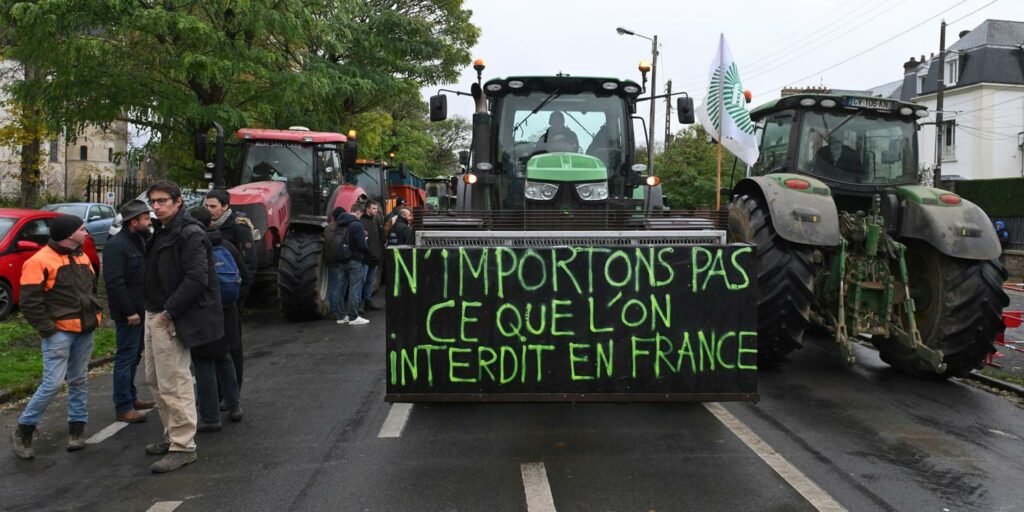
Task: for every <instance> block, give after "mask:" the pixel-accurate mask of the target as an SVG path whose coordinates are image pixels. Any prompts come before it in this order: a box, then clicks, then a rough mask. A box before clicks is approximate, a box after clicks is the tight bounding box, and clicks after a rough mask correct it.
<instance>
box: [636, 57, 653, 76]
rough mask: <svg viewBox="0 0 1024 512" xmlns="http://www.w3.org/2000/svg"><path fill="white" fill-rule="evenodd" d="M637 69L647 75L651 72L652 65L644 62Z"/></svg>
mask: <svg viewBox="0 0 1024 512" xmlns="http://www.w3.org/2000/svg"><path fill="white" fill-rule="evenodd" d="M636 69H638V70H640V72H641V73H647V72H649V71H650V70H651V63H650V62H648V61H646V60H642V61H640V64H639V65H638V66H637V67H636Z"/></svg>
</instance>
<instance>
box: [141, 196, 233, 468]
mask: <svg viewBox="0 0 1024 512" xmlns="http://www.w3.org/2000/svg"><path fill="white" fill-rule="evenodd" d="M147 195H148V196H149V204H150V206H151V207H152V208H153V211H154V212H155V213H156V217H157V220H158V224H159V226H160V227H159V229H157V231H156V233H155V234H154V235H153V237H152V238H151V239H150V241H149V243H148V244H147V246H146V274H145V275H146V281H145V289H144V294H143V296H144V301H145V305H146V334H145V343H146V349H145V353H144V359H145V361H146V383H147V384H149V386H150V387H151V388H152V389H153V393H154V396H155V398H156V403H157V409H158V411H159V412H160V421H161V422H162V423H163V426H164V439H163V440H162V441H160V442H156V443H153V444H150V445H148V446H146V453H149V454H152V455H160V454H166V456H165V457H164V458H163V459H161V460H159V461H157V462H155V463H154V464H153V465H152V466H150V470H152V471H153V472H154V473H166V472H168V471H174V470H176V469H178V468H180V467H182V466H184V465H186V464H191V463H192V462H195V461H196V453H195V451H196V443H195V434H196V421H197V419H196V399H195V393H194V391H193V389H192V373H191V372H190V370H189V366H190V364H191V362H192V361H191V357H190V355H191V354H190V352H189V349H190V348H192V347H197V346H199V345H202V344H204V343H209V342H211V341H214V340H218V339H220V338H222V337H224V315H223V312H222V311H221V303H220V286H219V281H218V279H217V270H216V268H215V267H214V261H213V256H212V245H211V244H210V239H209V238H208V237H207V236H206V229H205V227H204V226H202V225H201V224H200V223H198V222H196V221H195V219H193V218H192V216H191V215H189V214H188V213H187V212H185V211H183V210H182V198H181V189H180V188H178V185H177V184H175V183H173V182H170V181H158V182H156V183H154V184H152V185H150V187H149V190H148V191H147Z"/></svg>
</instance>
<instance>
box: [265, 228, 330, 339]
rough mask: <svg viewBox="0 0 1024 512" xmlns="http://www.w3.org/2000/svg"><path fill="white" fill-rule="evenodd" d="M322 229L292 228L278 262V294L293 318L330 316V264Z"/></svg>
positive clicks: (283, 308)
mask: <svg viewBox="0 0 1024 512" xmlns="http://www.w3.org/2000/svg"><path fill="white" fill-rule="evenodd" d="M323 246H324V237H323V236H322V234H321V233H316V232H305V231H291V232H290V233H288V236H287V237H285V239H284V242H283V243H282V244H281V256H280V259H279V261H278V264H277V298H278V301H280V303H281V312H282V313H284V317H285V318H286V319H287V320H288V321H290V322H299V321H303V320H319V319H321V318H323V317H325V316H327V312H328V310H329V309H330V304H328V302H327V264H326V263H324V261H323Z"/></svg>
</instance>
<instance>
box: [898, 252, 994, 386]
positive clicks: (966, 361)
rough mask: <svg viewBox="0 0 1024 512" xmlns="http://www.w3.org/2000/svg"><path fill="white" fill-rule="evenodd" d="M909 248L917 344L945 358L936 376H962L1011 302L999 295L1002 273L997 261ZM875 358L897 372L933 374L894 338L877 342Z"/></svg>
mask: <svg viewBox="0 0 1024 512" xmlns="http://www.w3.org/2000/svg"><path fill="white" fill-rule="evenodd" d="M908 245H909V247H908V250H907V272H909V274H910V275H909V277H910V296H911V297H912V298H913V299H914V305H915V307H916V310H917V311H916V314H915V319H916V321H917V328H918V330H919V331H920V332H921V340H922V341H923V342H924V344H925V345H927V346H928V347H929V348H932V349H937V350H941V351H942V353H943V355H944V357H943V361H944V362H945V363H946V371H945V373H944V374H942V375H937V376H939V377H962V376H965V375H967V374H969V373H970V372H971V370H974V369H976V368H980V367H981V365H982V360H983V359H984V358H985V356H986V355H988V354H989V353H991V352H992V351H993V350H995V347H993V345H992V342H993V341H994V340H995V338H996V335H997V334H998V333H1000V332H1002V331H1003V329H1004V328H1005V327H1004V325H1003V315H1002V312H1003V308H1004V307H1006V306H1007V305H1008V304H1009V303H1010V298H1009V297H1007V295H1006V292H1004V291H1003V281H1004V280H1005V279H1006V275H1007V274H1006V269H1005V268H1003V266H1002V265H1001V264H1000V263H999V262H998V261H976V260H965V259H961V258H952V257H949V256H946V255H944V254H942V253H940V252H939V251H937V250H935V248H934V247H932V246H930V245H928V244H925V243H920V242H911V243H910V244H908ZM879 354H880V355H881V357H882V360H883V361H885V362H886V363H888V364H890V365H892V366H893V367H894V368H896V369H897V370H899V371H901V372H904V373H908V374H911V375H917V376H927V375H936V373H935V371H934V370H933V369H932V368H931V366H930V365H929V364H928V363H927V362H925V361H923V360H921V359H920V358H918V357H917V356H915V355H914V353H913V351H908V350H906V349H904V348H903V347H902V345H900V344H898V343H897V342H896V341H895V340H893V341H888V342H885V343H882V344H879Z"/></svg>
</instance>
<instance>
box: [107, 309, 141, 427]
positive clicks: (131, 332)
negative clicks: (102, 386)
mask: <svg viewBox="0 0 1024 512" xmlns="http://www.w3.org/2000/svg"><path fill="white" fill-rule="evenodd" d="M114 325H115V327H116V329H117V353H115V354H114V411H115V412H117V413H118V414H121V413H123V412H128V411H130V410H132V409H134V408H135V398H136V396H137V395H136V393H135V372H136V370H138V368H139V361H142V335H143V330H144V328H143V325H142V321H141V320H140V321H139V324H138V325H128V324H127V323H121V322H115V324H114Z"/></svg>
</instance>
